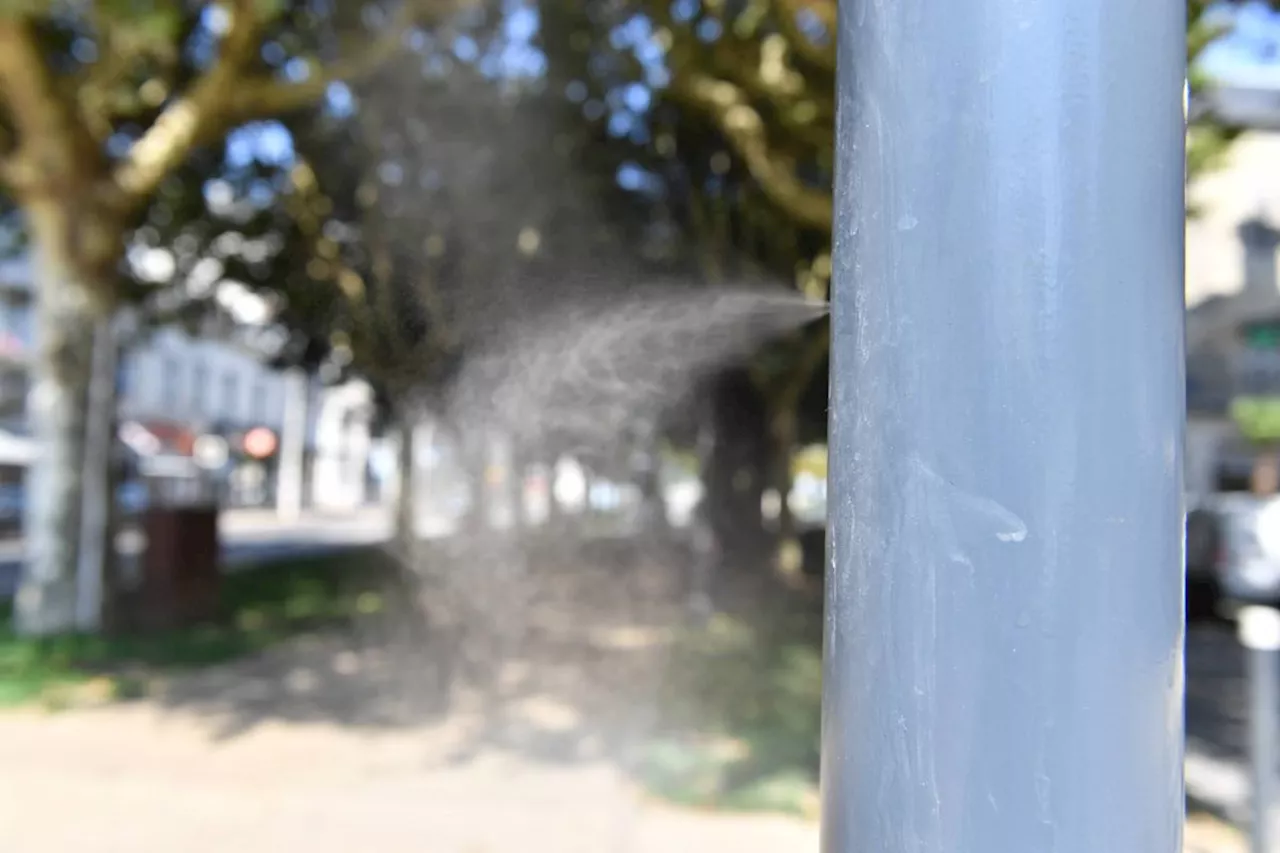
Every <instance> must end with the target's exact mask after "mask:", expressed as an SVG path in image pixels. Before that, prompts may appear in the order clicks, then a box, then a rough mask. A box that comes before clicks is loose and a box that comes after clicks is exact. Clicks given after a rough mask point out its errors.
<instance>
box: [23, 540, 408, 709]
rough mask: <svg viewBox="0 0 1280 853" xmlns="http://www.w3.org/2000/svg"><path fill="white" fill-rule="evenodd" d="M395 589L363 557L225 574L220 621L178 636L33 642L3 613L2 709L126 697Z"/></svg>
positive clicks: (372, 560) (368, 610) (372, 555)
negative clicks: (170, 674) (161, 678)
mask: <svg viewBox="0 0 1280 853" xmlns="http://www.w3.org/2000/svg"><path fill="white" fill-rule="evenodd" d="M401 582H402V581H401V580H400V579H399V576H398V573H397V572H396V571H395V569H394V567H393V566H392V564H391V562H390V559H389V558H388V557H386V556H385V555H384V554H383V553H382V552H381V551H364V550H362V551H355V552H351V553H345V554H340V555H334V556H325V557H312V558H306V559H291V560H276V561H271V562H266V563H263V564H261V565H259V566H254V567H246V568H245V569H243V570H241V571H237V572H236V573H234V574H230V575H227V576H225V578H224V579H223V588H222V602H223V612H224V616H223V618H222V619H220V620H219V621H217V622H213V623H210V624H205V625H197V626H194V627H191V628H187V629H182V630H178V631H169V632H163V633H155V634H132V635H125V636H98V635H84V634H70V635H64V636H58V637H50V638H40V639H30V638H23V637H18V636H16V635H15V634H14V633H13V631H12V628H11V626H10V622H9V618H10V613H8V612H7V611H6V612H2V613H0V706H5V705H18V704H26V703H30V702H44V703H46V704H55V705H56V704H63V703H66V702H71V701H76V699H77V696H78V694H80V693H84V694H87V695H88V696H89V697H91V698H93V699H97V700H101V699H112V698H128V697H130V696H133V695H136V694H137V693H138V692H139V691H140V690H142V689H144V688H145V684H146V682H147V680H149V679H150V678H151V677H153V676H155V675H157V674H162V673H164V672H167V671H171V670H175V669H183V668H191V667H200V666H208V665H211V664H216V663H222V662H224V661H228V660H233V659H235V658H238V657H243V656H245V655H248V654H252V653H254V652H258V651H261V650H263V649H265V648H267V647H269V646H271V645H273V644H275V643H278V642H280V641H282V640H285V639H287V638H289V637H291V636H294V635H297V634H299V633H301V632H305V631H312V630H319V629H327V628H338V627H341V626H343V625H346V624H349V623H350V622H352V620H356V619H360V618H363V617H367V616H369V615H371V614H374V613H377V612H379V611H381V610H382V609H383V607H384V606H385V605H384V602H385V601H386V598H385V596H387V595H388V593H389V587H393V586H394V585H395V584H397V583H401ZM391 594H392V595H394V594H395V593H394V592H393V591H392V592H391Z"/></svg>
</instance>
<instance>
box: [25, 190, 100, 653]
mask: <svg viewBox="0 0 1280 853" xmlns="http://www.w3.org/2000/svg"><path fill="white" fill-rule="evenodd" d="M86 207H88V208H90V209H89V210H86ZM25 209H26V214H27V227H28V230H29V234H30V238H31V242H32V254H33V258H34V264H33V273H34V282H33V284H34V287H35V292H36V303H35V306H36V310H35V338H36V342H35V357H34V359H33V360H32V364H31V393H30V397H29V400H28V417H29V420H30V425H31V433H32V436H33V437H34V438H35V440H36V442H37V443H38V444H39V446H40V454H39V455H38V457H37V458H36V460H35V462H34V463H33V464H32V465H31V468H30V470H29V472H28V475H27V483H28V485H27V510H26V518H25V524H24V536H25V541H26V552H27V553H26V571H25V572H24V573H23V578H22V583H21V586H20V588H19V591H18V596H17V599H16V602H15V613H14V615H15V624H16V627H17V629H18V630H19V631H20V632H21V633H23V634H28V635H43V634H51V633H57V632H61V631H68V630H72V629H73V628H75V627H76V622H77V620H76V616H77V613H76V610H77V607H76V605H77V594H76V588H77V578H76V576H77V563H78V557H79V547H78V545H79V542H80V534H81V530H80V521H81V510H82V504H83V500H84V479H83V474H84V471H85V466H86V464H87V463H88V462H89V461H90V460H88V459H87V458H86V455H85V448H86V440H87V437H88V430H89V420H90V416H91V415H93V414H97V413H93V412H91V411H90V397H89V392H90V385H91V382H92V379H93V350H94V337H95V331H96V329H97V327H98V325H99V321H100V320H103V319H104V318H105V317H106V316H108V315H109V313H110V309H111V303H110V301H109V300H108V299H104V295H106V294H111V293H113V291H114V288H113V286H112V282H111V281H109V280H108V279H109V278H111V277H114V273H115V269H116V262H118V261H119V255H120V253H122V252H123V250H124V239H123V234H122V233H121V232H120V229H119V226H118V225H116V224H114V223H112V222H111V221H110V220H109V219H108V218H107V217H106V216H95V215H94V214H93V212H92V209H91V205H89V204H87V203H86V201H85V200H83V199H81V198H79V197H78V196H77V195H76V193H75V192H73V191H72V192H66V193H63V194H61V195H60V196H55V197H40V198H33V199H31V200H29V201H28V202H27V204H26V205H25ZM86 243H88V244H89V245H90V246H94V247H103V246H114V247H115V252H116V256H115V257H114V258H110V256H109V255H108V256H107V258H110V260H111V261H113V262H104V257H103V256H102V255H98V256H96V257H93V262H91V263H90V262H86V259H85V258H84V257H83V255H81V257H77V255H78V254H80V253H81V252H83V250H84V248H85V244H86ZM114 400H115V394H114V384H113V385H112V389H111V390H110V391H109V392H107V394H106V395H105V396H103V397H100V398H99V399H98V400H96V401H95V402H97V403H98V404H99V405H103V404H106V405H108V407H109V408H108V409H107V410H106V411H105V412H102V413H101V414H102V416H106V417H109V416H110V411H111V409H112V408H114ZM94 461H95V462H96V461H97V460H94ZM102 464H104V465H105V462H103V463H102Z"/></svg>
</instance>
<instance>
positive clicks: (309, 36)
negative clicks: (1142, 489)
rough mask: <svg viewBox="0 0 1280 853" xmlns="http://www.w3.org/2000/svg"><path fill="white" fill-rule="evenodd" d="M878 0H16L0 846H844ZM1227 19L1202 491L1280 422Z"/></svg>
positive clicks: (1213, 655)
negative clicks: (842, 496)
mask: <svg viewBox="0 0 1280 853" xmlns="http://www.w3.org/2000/svg"><path fill="white" fill-rule="evenodd" d="M836 5H837V4H836V2H835V0H377V1H376V2H373V0H371V2H361V0H341V2H339V0H220V1H219V2H183V0H171V2H165V0H100V2H70V1H68V2H55V0H45V2H41V1H40V0H26V2H10V3H7V4H0V258H2V260H0V536H2V537H3V538H2V539H0V598H2V599H3V602H4V603H3V605H0V608H2V610H0V619H2V622H0V847H3V848H4V849H6V850H15V851H49V853H54V851H70V850H77V851H107V850H129V851H136V853H146V851H153V850H154V851H161V850H164V851H169V850H177V849H181V850H190V851H201V850H210V851H213V850H217V851H223V850H232V849H234V850H242V851H246V853H248V851H257V850H262V851H267V850H271V851H286V850H298V851H325V850H335V851H336V850H353V849H366V848H367V849H383V850H415V851H417V850H432V851H442V853H444V851H458V852H459V853H476V851H497V850H532V851H541V850H547V851H572V850H583V851H592V853H598V851H605V850H629V851H650V850H652V851H657V850H662V851H680V850H705V849H734V850H741V851H744V853H755V851H760V853H765V851H790V850H795V851H799V850H806V849H809V850H812V849H815V848H816V846H817V829H816V826H817V824H816V819H817V817H818V815H817V796H816V787H817V764H818V752H817V750H818V747H817V741H818V731H819V709H818V706H819V701H820V695H821V648H820V644H821V590H822V569H823V562H824V560H823V540H824V533H825V531H824V519H825V513H826V479H825V478H826V452H825V435H826V399H827V395H826V391H827V379H828V377H827V345H828V338H827V327H826V320H825V318H824V316H823V308H822V306H823V304H824V300H825V298H826V295H827V290H828V283H829V282H828V280H829V277H830V274H831V257H830V244H831V240H830V232H831V228H832V201H831V180H832V175H831V172H832V161H833V146H834V142H835V140H834V138H833V129H834V109H835V98H834V86H835V83H834V69H835V61H836V51H835V46H834V33H835V29H834V28H835V24H836V11H837V10H836ZM1187 9H1188V23H1189V27H1188V50H1187V53H1188V60H1189V62H1190V64H1191V71H1190V73H1189V100H1188V103H1189V115H1190V117H1191V123H1190V127H1189V130H1188V173H1189V187H1190V189H1189V196H1188V201H1189V213H1188V224H1187V237H1188V250H1187V251H1188V255H1187V271H1188V274H1187V282H1186V286H1187V302H1188V306H1189V310H1188V341H1189V348H1188V365H1187V372H1188V400H1189V403H1188V409H1189V413H1188V447H1187V465H1188V468H1187V486H1188V499H1189V501H1190V502H1191V503H1192V504H1194V503H1195V502H1196V501H1197V500H1199V499H1201V498H1206V499H1207V498H1210V497H1212V496H1216V495H1221V494H1223V493H1226V492H1233V491H1246V490H1248V488H1249V483H1250V477H1251V476H1252V475H1253V473H1254V472H1255V470H1256V468H1257V464H1258V459H1259V458H1260V457H1261V456H1262V455H1263V454H1264V451H1266V452H1269V448H1270V447H1271V445H1272V443H1273V442H1274V441H1275V440H1276V439H1280V430H1273V429H1272V426H1273V425H1272V422H1273V421H1274V420H1276V419H1275V418H1274V417H1272V416H1271V411H1272V410H1271V408H1270V407H1271V406H1272V405H1273V403H1271V402H1268V401H1269V400H1270V399H1271V398H1270V395H1271V394H1273V393H1274V392H1275V390H1276V388H1277V387H1280V324H1277V323H1276V322H1275V321H1274V318H1275V317H1277V316H1280V289H1278V281H1277V277H1276V258H1275V252H1276V246H1277V244H1278V242H1280V241H1277V232H1276V230H1275V228H1276V227H1280V226H1277V225H1276V223H1277V222H1280V137H1277V136H1276V135H1275V133H1274V130H1275V129H1277V128H1280V47H1278V46H1280V14H1277V13H1276V12H1275V11H1273V10H1272V9H1271V7H1270V6H1269V5H1268V4H1266V3H1260V2H1248V3H1227V2H1223V3H1212V4H1211V3H1208V2H1204V0H1188V3H1187ZM1170 284H1171V286H1174V285H1176V283H1174V282H1171V283H1170ZM1241 329H1248V330H1251V331H1250V332H1249V334H1247V335H1245V336H1243V337H1242V336H1241V334H1240V330H1241ZM1242 397H1247V398H1248V399H1249V400H1251V401H1253V405H1252V406H1244V407H1242V406H1241V405H1240V399H1241V398H1242ZM1272 432H1275V434H1274V435H1273V434H1272ZM1190 592H1191V595H1190V596H1189V599H1188V600H1189V605H1190V608H1191V616H1192V626H1191V630H1190V633H1189V639H1188V681H1187V684H1188V695H1189V699H1188V732H1189V740H1188V748H1189V752H1188V765H1187V773H1188V777H1187V778H1188V804H1189V808H1190V813H1191V815H1190V818H1189V832H1188V850H1191V849H1196V850H1206V851H1207V850H1215V851H1219V850H1220V851H1226V850H1236V849H1243V847H1242V846H1240V845H1241V844H1242V841H1241V836H1240V835H1239V832H1238V831H1237V829H1236V828H1235V827H1237V826H1239V825H1240V824H1242V822H1243V821H1245V820H1246V818H1247V811H1246V809H1247V804H1248V791H1247V784H1246V782H1245V779H1246V778H1247V777H1246V774H1245V766H1246V761H1245V740H1246V736H1245V721H1244V716H1243V715H1244V707H1245V698H1244V680H1243V678H1244V677H1243V669H1242V662H1241V652H1240V650H1239V649H1238V647H1237V646H1236V644H1235V641H1234V639H1233V636H1232V632H1231V628H1230V626H1229V625H1228V624H1227V623H1226V622H1225V621H1224V620H1222V619H1221V618H1220V617H1219V616H1218V615H1217V612H1218V609H1217V607H1216V605H1217V603H1218V602H1217V601H1216V600H1214V599H1215V590H1213V589H1212V588H1204V589H1202V588H1199V587H1196V588H1194V589H1192V590H1190ZM1276 710H1277V713H1280V709H1276Z"/></svg>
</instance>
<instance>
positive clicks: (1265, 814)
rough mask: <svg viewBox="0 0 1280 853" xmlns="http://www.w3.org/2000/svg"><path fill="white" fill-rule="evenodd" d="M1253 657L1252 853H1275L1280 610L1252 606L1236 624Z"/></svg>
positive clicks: (1251, 699)
mask: <svg viewBox="0 0 1280 853" xmlns="http://www.w3.org/2000/svg"><path fill="white" fill-rule="evenodd" d="M1236 626H1237V630H1238V634H1239V638H1240V644H1241V645H1243V646H1244V647H1245V650H1246V651H1245V654H1247V655H1248V656H1249V660H1248V672H1249V753H1250V755H1249V758H1250V762H1251V764H1252V769H1253V802H1252V806H1253V825H1252V827H1251V829H1252V833H1251V838H1250V842H1251V843H1250V848H1249V849H1250V850H1251V851H1252V853H1271V834H1272V833H1271V820H1270V815H1271V806H1272V804H1273V803H1274V802H1275V787H1276V786H1275V773H1276V713H1277V707H1278V706H1280V687H1278V686H1277V683H1276V682H1277V681H1280V654H1277V653H1278V652H1280V611H1277V610H1276V608H1274V607H1271V606H1270V605H1263V604H1249V605H1245V606H1244V607H1243V608H1241V610H1240V614H1239V617H1238V619H1237V622H1236Z"/></svg>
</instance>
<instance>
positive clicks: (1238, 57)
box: [1200, 0, 1280, 89]
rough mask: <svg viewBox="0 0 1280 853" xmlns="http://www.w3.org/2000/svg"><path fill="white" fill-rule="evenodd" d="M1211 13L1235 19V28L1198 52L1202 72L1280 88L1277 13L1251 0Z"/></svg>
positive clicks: (1229, 81)
mask: <svg viewBox="0 0 1280 853" xmlns="http://www.w3.org/2000/svg"><path fill="white" fill-rule="evenodd" d="M1214 14H1221V15H1223V19H1224V21H1230V20H1231V19H1232V18H1234V28H1233V29H1232V31H1231V32H1230V33H1228V34H1227V35H1225V36H1223V37H1222V38H1221V39H1219V40H1218V41H1217V42H1215V43H1214V44H1212V45H1210V46H1209V47H1207V48H1206V49H1205V51H1204V53H1202V54H1201V56H1200V67H1201V68H1202V69H1203V70H1204V71H1205V73H1207V74H1209V75H1211V76H1212V77H1214V78H1216V79H1218V80H1219V81H1221V82H1223V83H1227V84H1231V85H1237V86H1249V87H1261V88H1276V89H1280V12H1274V11H1272V10H1271V9H1270V8H1268V7H1267V5H1266V4H1265V3H1262V2H1258V0H1251V2H1247V3H1243V4H1241V5H1240V6H1239V7H1237V8H1236V9H1234V10H1227V9H1225V8H1223V9H1220V10H1218V11H1217V12H1216V13H1214Z"/></svg>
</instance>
